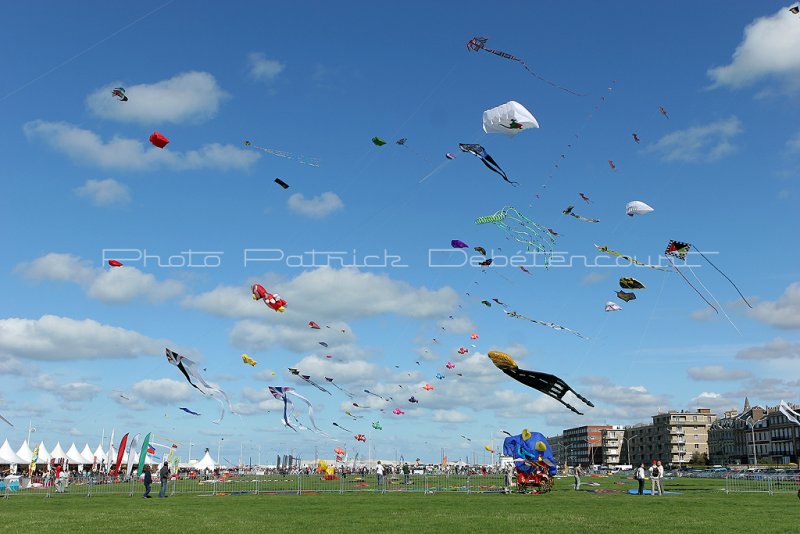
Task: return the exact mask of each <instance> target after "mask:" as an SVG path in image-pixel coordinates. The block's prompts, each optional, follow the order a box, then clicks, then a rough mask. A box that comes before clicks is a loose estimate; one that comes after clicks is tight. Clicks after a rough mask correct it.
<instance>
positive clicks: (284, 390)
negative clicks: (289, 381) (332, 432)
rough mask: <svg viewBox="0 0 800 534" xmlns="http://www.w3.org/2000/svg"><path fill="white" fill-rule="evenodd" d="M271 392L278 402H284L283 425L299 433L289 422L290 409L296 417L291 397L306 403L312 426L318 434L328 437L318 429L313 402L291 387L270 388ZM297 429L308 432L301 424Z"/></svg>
mask: <svg viewBox="0 0 800 534" xmlns="http://www.w3.org/2000/svg"><path fill="white" fill-rule="evenodd" d="M269 392H270V393H272V396H273V397H275V398H276V399H278V400H281V401H283V419H282V421H283V424H284V425H285V426H288V427H289V428H291V429H292V430H294V431H295V432H297V428H295V427H293V426H292V424H291V423H290V422H289V417H288V415H289V408H291V410H292V415H294V404H293V403H292V399H290V398H289V395H292V396H294V397H297V398H298V399H300V400H301V401H303V402H305V403H306V405H307V406H308V419H309V420H310V421H311V426H312V427H314V430H316V431H317V432H318V433H320V434H322V435H325V436H327V434H325V433H324V432H323V431H322V430H320V429H319V427H317V423H316V421H314V405H313V404H311V401H310V400H308V399H307V398H305V397H304V396H302V395H300V394H299V393H298V392H296V391H295V390H294V388H290V387H276V386H269ZM297 427H298V428H299V429H300V430H308V429H307V428H306V427H304V426H303V425H301V424H299V423H298V424H297Z"/></svg>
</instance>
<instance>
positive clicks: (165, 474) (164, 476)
mask: <svg viewBox="0 0 800 534" xmlns="http://www.w3.org/2000/svg"><path fill="white" fill-rule="evenodd" d="M158 478H159V480H160V481H161V491H159V492H158V496H159V497H160V498H162V499H166V498H167V483H168V482H169V463H168V462H164V466H163V467H162V468H161V470H160V471H159V472H158Z"/></svg>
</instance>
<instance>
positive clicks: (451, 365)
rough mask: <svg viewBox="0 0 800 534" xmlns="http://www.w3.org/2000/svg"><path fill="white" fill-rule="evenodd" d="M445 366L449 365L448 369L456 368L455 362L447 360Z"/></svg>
mask: <svg viewBox="0 0 800 534" xmlns="http://www.w3.org/2000/svg"><path fill="white" fill-rule="evenodd" d="M444 366H445V367H447V368H448V369H455V368H456V364H454V363H453V362H447V363H446V364H445V365H444Z"/></svg>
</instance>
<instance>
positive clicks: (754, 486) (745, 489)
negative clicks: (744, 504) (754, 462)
mask: <svg viewBox="0 0 800 534" xmlns="http://www.w3.org/2000/svg"><path fill="white" fill-rule="evenodd" d="M797 491H800V475H759V474H747V475H742V474H737V475H729V476H726V477H725V493H755V492H761V493H769V494H770V495H774V494H775V493H794V492H797Z"/></svg>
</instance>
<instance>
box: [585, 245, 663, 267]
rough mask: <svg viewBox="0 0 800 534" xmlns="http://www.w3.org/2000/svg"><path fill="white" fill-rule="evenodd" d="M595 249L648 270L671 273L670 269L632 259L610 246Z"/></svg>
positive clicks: (598, 246)
mask: <svg viewBox="0 0 800 534" xmlns="http://www.w3.org/2000/svg"><path fill="white" fill-rule="evenodd" d="M594 248H596V249H597V250H599V251H600V252H605V253H606V254H611V255H612V256H616V257H618V258H622V259H623V260H628V261H629V262H631V263H632V264H634V265H638V266H639V267H647V268H648V269H657V270H659V271H669V269H668V268H667V267H662V266H661V265H650V264H647V263H642V262H640V261H639V260H637V259H636V258H632V257H630V256H627V255H625V254H622V253H621V252H617V251H616V250H611V249H610V248H608V245H602V246H600V245H595V246H594Z"/></svg>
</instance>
